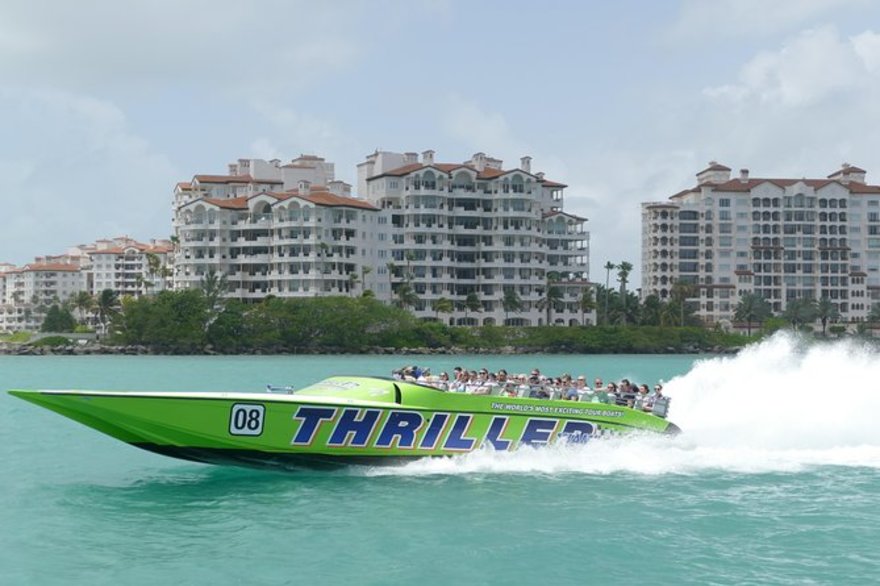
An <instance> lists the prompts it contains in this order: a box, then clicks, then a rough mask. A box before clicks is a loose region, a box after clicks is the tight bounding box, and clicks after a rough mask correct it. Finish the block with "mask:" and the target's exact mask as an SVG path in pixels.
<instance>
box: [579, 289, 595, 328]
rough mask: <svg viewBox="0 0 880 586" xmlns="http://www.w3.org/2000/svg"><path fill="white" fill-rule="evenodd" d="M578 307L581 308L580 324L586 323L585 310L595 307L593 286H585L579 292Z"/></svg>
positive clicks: (591, 309)
mask: <svg viewBox="0 0 880 586" xmlns="http://www.w3.org/2000/svg"><path fill="white" fill-rule="evenodd" d="M578 308H579V309H580V310H581V325H584V326H585V325H587V312H589V311H593V310H595V309H596V300H595V299H594V298H593V288H592V287H587V288H586V289H584V291H583V293H581V298H580V299H579V300H578Z"/></svg>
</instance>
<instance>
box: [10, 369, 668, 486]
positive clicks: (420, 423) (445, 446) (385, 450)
mask: <svg viewBox="0 0 880 586" xmlns="http://www.w3.org/2000/svg"><path fill="white" fill-rule="evenodd" d="M9 392H10V393H11V394H12V395H15V396H16V397H19V398H21V399H24V400H26V401H30V402H31V403H35V404H37V405H40V406H42V407H45V408H46V409H50V410H52V411H55V412H57V413H60V414H62V415H64V416H66V417H69V418H70V419H73V420H74V421H78V422H80V423H82V424H84V425H87V426H89V427H92V428H94V429H97V430H98V431H100V432H103V433H105V434H107V435H109V436H112V437H114V438H116V439H118V440H121V441H123V442H126V443H128V444H131V445H133V446H136V447H138V448H143V449H145V450H149V451H151V452H156V453H159V454H164V455H166V456H173V457H176V458H183V459H185V460H193V461H197V462H205V463H210V464H235V465H242V466H258V467H270V468H281V469H293V470H295V469H303V468H312V469H314V468H332V467H337V466H344V465H348V464H367V465H383V464H392V463H402V462H408V461H411V460H414V459H417V458H424V457H436V456H452V455H456V454H463V453H467V452H472V451H474V450H478V449H493V450H498V451H508V450H515V449H517V448H518V447H520V446H542V445H548V444H554V443H559V442H570V443H585V442H588V441H590V440H592V439H594V438H599V437H606V436H609V435H617V434H622V433H629V432H651V433H660V434H675V433H678V432H679V428H678V427H677V426H676V425H675V424H673V423H671V422H669V421H667V420H666V419H665V418H662V417H658V416H657V415H653V414H651V413H646V412H644V411H641V410H637V409H632V408H629V407H623V406H619V405H614V404H604V403H586V402H577V401H562V400H553V399H539V398H529V397H502V396H498V395H472V394H465V393H453V392H446V391H442V390H438V389H436V388H433V387H430V386H427V385H423V384H418V383H415V382H407V381H403V380H394V379H388V378H380V377H365V376H334V377H331V378H328V379H326V380H323V381H321V382H319V383H316V384H313V385H311V386H308V387H305V388H303V389H300V390H296V391H294V390H292V389H290V388H283V389H280V390H278V389H272V388H271V387H270V388H269V389H267V390H266V391H263V392H258V393H253V392H134V391H131V392H115V391H73V390H13V391H9Z"/></svg>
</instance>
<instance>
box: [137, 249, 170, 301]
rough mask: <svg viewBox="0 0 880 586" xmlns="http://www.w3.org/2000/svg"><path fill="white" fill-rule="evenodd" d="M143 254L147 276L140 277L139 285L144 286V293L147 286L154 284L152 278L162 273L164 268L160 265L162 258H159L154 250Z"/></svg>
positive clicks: (146, 290) (147, 288) (147, 289)
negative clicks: (145, 260)
mask: <svg viewBox="0 0 880 586" xmlns="http://www.w3.org/2000/svg"><path fill="white" fill-rule="evenodd" d="M145 256H146V257H147V270H146V273H147V276H146V278H143V279H142V281H141V285H142V286H143V288H144V293H147V292H148V291H149V288H150V287H152V286H153V285H155V284H156V283H155V281H154V279H155V278H156V277H158V276H160V275H162V273H163V272H164V270H163V267H162V259H160V258H159V255H158V254H156V253H155V252H148V253H146V255H145ZM138 276H140V275H138Z"/></svg>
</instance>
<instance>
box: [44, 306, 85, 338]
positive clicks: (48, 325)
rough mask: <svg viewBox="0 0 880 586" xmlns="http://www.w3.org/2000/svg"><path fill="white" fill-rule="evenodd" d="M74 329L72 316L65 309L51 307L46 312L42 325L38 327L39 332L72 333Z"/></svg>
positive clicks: (74, 322) (74, 324)
mask: <svg viewBox="0 0 880 586" xmlns="http://www.w3.org/2000/svg"><path fill="white" fill-rule="evenodd" d="M75 329H76V320H75V319H73V314H72V313H70V310H69V309H67V308H62V307H59V306H58V305H53V306H52V307H50V308H49V311H47V312H46V317H45V318H44V319H43V325H42V326H40V331H41V332H72V331H74V330H75Z"/></svg>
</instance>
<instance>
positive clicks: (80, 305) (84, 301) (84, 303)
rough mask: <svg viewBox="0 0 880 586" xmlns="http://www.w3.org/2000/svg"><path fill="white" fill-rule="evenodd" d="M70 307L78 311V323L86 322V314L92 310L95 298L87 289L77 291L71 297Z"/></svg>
mask: <svg viewBox="0 0 880 586" xmlns="http://www.w3.org/2000/svg"><path fill="white" fill-rule="evenodd" d="M71 305H72V307H73V308H74V309H75V310H76V311H77V312H79V316H80V323H82V324H84V323H85V322H86V316H87V315H88V314H89V313H91V312H92V308H93V307H94V305H95V298H94V297H92V296H91V295H89V292H88V291H78V292H77V293H76V295H74V296H73V297H72V298H71Z"/></svg>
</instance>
